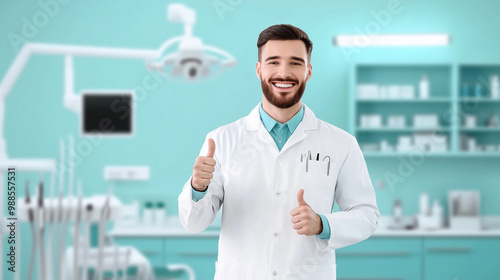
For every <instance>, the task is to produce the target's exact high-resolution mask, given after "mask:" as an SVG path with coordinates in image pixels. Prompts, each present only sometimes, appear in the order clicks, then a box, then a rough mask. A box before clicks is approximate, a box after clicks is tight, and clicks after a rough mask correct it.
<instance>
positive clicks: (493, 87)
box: [490, 74, 500, 99]
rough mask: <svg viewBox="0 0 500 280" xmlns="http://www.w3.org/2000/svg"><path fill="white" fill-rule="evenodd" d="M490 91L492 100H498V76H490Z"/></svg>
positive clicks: (499, 86)
mask: <svg viewBox="0 0 500 280" xmlns="http://www.w3.org/2000/svg"><path fill="white" fill-rule="evenodd" d="M490 91H491V98H492V99H500V79H499V78H498V74H494V75H491V76H490Z"/></svg>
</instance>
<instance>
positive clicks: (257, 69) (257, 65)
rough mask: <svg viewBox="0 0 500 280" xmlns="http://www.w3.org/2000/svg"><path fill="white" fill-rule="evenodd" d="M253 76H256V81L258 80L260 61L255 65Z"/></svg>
mask: <svg viewBox="0 0 500 280" xmlns="http://www.w3.org/2000/svg"><path fill="white" fill-rule="evenodd" d="M255 74H256V75H257V79H259V80H260V61H257V64H256V65H255Z"/></svg>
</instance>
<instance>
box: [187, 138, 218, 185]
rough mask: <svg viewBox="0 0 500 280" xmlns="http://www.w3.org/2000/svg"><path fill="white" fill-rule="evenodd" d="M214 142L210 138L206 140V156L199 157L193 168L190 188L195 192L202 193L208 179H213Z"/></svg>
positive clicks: (207, 183)
mask: <svg viewBox="0 0 500 280" xmlns="http://www.w3.org/2000/svg"><path fill="white" fill-rule="evenodd" d="M214 154H215V142H214V140H213V139H212V138H210V139H208V154H207V156H206V157H204V156H199V157H197V158H196V162H195V163H194V166H193V177H192V178H191V186H193V188H194V189H195V190H197V191H200V192H204V191H205V190H206V189H207V188H208V185H210V179H212V178H213V177H214V171H215V159H214Z"/></svg>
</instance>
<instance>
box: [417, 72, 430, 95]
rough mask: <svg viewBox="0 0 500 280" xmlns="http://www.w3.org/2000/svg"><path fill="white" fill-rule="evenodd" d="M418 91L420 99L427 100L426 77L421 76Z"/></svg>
mask: <svg viewBox="0 0 500 280" xmlns="http://www.w3.org/2000/svg"><path fill="white" fill-rule="evenodd" d="M418 90H419V96H420V98H421V99H428V98H429V79H428V78H427V76H426V75H423V76H422V79H420V83H419V87H418Z"/></svg>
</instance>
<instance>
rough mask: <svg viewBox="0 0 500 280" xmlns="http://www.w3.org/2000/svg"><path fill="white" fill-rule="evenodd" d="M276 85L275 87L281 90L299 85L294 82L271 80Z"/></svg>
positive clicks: (287, 89)
mask: <svg viewBox="0 0 500 280" xmlns="http://www.w3.org/2000/svg"><path fill="white" fill-rule="evenodd" d="M271 83H272V84H273V86H274V88H276V89H278V90H280V91H289V90H291V89H293V88H295V86H296V85H297V84H296V83H294V82H271Z"/></svg>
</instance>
